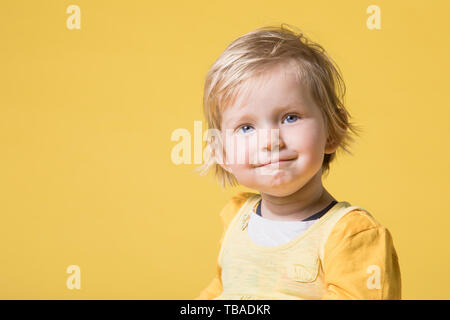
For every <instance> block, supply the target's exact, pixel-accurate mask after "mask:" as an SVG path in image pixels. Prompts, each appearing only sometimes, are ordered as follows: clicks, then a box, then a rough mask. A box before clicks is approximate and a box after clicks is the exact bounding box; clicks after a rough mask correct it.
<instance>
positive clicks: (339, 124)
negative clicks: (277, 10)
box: [197, 25, 401, 299]
mask: <svg viewBox="0 0 450 320" xmlns="http://www.w3.org/2000/svg"><path fill="white" fill-rule="evenodd" d="M204 93H205V94H204V111H205V117H206V119H207V122H208V125H209V128H210V129H212V130H211V131H210V132H217V131H218V132H219V133H218V134H216V135H210V139H209V147H210V150H211V157H210V159H209V161H207V162H206V163H205V164H204V166H203V167H202V169H203V172H205V171H207V170H208V169H209V168H210V167H212V166H214V167H215V174H216V177H217V178H218V179H219V180H220V182H221V184H222V186H224V187H225V184H226V182H228V183H229V184H230V185H237V184H238V183H239V184H241V185H244V186H246V187H248V188H251V189H254V190H257V191H258V193H252V192H240V193H238V194H236V195H235V196H234V197H232V199H230V201H229V202H228V203H227V204H226V205H225V207H224V208H223V209H222V211H221V213H220V217H221V219H222V222H223V225H224V233H223V235H222V238H221V241H220V244H221V245H220V252H219V256H218V265H217V275H216V277H215V278H214V279H213V280H212V282H211V283H210V284H209V285H208V286H207V287H206V288H205V289H204V290H203V291H202V292H201V293H200V295H199V296H198V297H197V299H400V298H401V278H400V269H399V264H398V257H397V254H396V251H395V248H394V245H393V241H392V237H391V234H390V233H389V231H388V230H387V229H386V228H385V227H384V226H382V225H381V224H380V223H378V222H377V221H376V220H375V219H374V218H373V217H372V215H371V214H370V213H369V212H367V210H365V209H364V208H362V207H359V206H353V205H351V204H350V203H349V202H346V201H339V200H336V199H335V198H334V197H333V196H332V195H331V194H330V193H329V192H328V191H327V190H326V189H325V188H324V187H323V185H322V176H323V175H324V174H325V173H327V172H328V171H329V166H330V163H331V162H332V161H333V159H334V158H335V154H336V151H337V150H338V148H342V149H343V150H344V151H346V152H349V151H348V145H349V141H352V140H353V138H352V137H350V135H349V132H353V133H355V134H357V131H358V129H357V128H356V127H355V126H354V125H353V124H352V123H350V122H349V118H350V115H349V114H348V111H347V110H346V109H345V107H344V105H343V97H344V94H345V85H344V83H343V81H342V77H341V76H340V74H339V71H338V68H337V67H335V63H334V62H333V60H332V59H331V58H330V57H329V56H328V55H327V53H326V52H325V50H324V49H323V48H322V47H321V46H320V45H319V44H317V43H314V42H311V41H310V40H308V39H307V38H306V37H305V36H304V35H303V34H302V33H300V32H296V31H292V28H286V27H285V25H281V27H264V28H260V29H257V30H255V31H252V32H250V33H247V34H245V35H243V36H242V37H240V38H238V39H236V40H235V41H233V42H232V43H231V44H230V45H229V46H228V47H227V48H226V49H225V51H224V52H223V53H222V55H221V56H220V57H219V58H218V59H217V61H216V62H215V63H214V65H213V66H212V67H211V69H210V71H209V73H208V74H207V78H206V84H205V91H204ZM213 130H216V131H213ZM349 153H351V152H349ZM223 160H224V161H223Z"/></svg>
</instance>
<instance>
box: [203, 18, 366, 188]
mask: <svg viewBox="0 0 450 320" xmlns="http://www.w3.org/2000/svg"><path fill="white" fill-rule="evenodd" d="M295 30H296V31H295ZM289 61H292V62H294V66H295V70H296V75H297V79H299V80H301V81H303V82H304V83H305V84H306V85H307V88H308V90H309V92H310V93H311V94H312V98H313V99H314V101H315V102H316V104H317V105H318V106H319V107H320V109H321V111H322V115H323V117H324V121H325V123H326V127H327V131H328V139H329V140H328V141H329V142H332V143H337V144H338V149H339V148H341V149H342V150H344V151H345V152H347V153H349V154H352V152H351V151H350V150H349V145H350V142H353V141H354V139H353V137H351V135H350V133H353V134H355V135H357V136H359V133H358V132H359V131H360V128H359V127H357V126H355V125H354V124H353V123H351V122H350V121H349V119H350V118H351V116H350V114H349V113H348V111H347V110H346V108H345V106H344V101H343V100H344V96H345V90H346V88H345V84H344V81H343V79H342V76H341V74H340V71H339V68H338V66H337V65H336V63H335V62H334V60H333V59H332V58H331V57H330V56H328V54H327V53H326V52H325V50H324V49H323V47H322V46H321V45H319V44H317V43H314V42H312V41H311V40H309V39H308V38H306V37H305V36H304V35H303V33H302V32H301V31H299V30H298V29H296V28H295V27H293V26H291V25H288V24H285V23H283V24H281V26H280V27H279V26H266V27H261V28H258V29H256V30H254V31H251V32H249V33H247V34H244V35H243V36H241V37H239V38H237V39H236V40H234V41H233V42H232V43H231V44H229V45H228V47H227V48H226V49H225V50H224V52H223V53H222V54H221V55H220V56H219V58H218V59H217V60H216V61H215V62H214V64H213V65H212V66H211V68H210V69H209V71H208V73H207V75H206V79H205V87H204V96H203V108H204V110H203V111H204V115H205V118H206V121H207V124H208V128H209V129H216V130H219V131H220V130H221V115H222V113H223V110H224V109H225V107H226V106H229V105H230V103H233V101H235V99H236V97H237V95H238V94H240V93H241V89H242V88H246V86H244V84H245V83H246V80H248V79H251V78H253V77H255V76H257V75H260V74H262V73H264V71H266V70H267V69H268V68H269V67H271V66H274V65H277V64H279V63H285V62H289ZM210 131H211V130H208V132H210ZM212 138H213V137H212V136H211V135H209V137H208V141H206V144H205V147H206V148H208V150H209V152H210V153H209V154H210V155H212V154H213V153H214V152H215V151H216V150H214V148H213V147H212ZM338 149H337V150H338ZM337 150H336V151H337ZM352 155H353V154H352ZM335 156H336V152H334V153H331V154H325V156H324V160H323V163H322V174H328V172H329V168H330V163H331V162H332V161H333V160H334V159H335ZM211 167H214V168H215V177H216V178H217V180H218V181H219V182H220V184H221V185H222V187H223V188H225V187H226V183H228V184H230V185H231V186H236V185H239V183H238V181H237V179H236V178H235V177H234V176H233V175H232V174H231V173H229V172H228V171H226V170H225V169H223V168H222V167H221V166H220V165H219V164H218V163H217V162H216V158H215V157H213V156H210V157H209V159H207V160H206V161H205V163H204V164H203V165H201V166H200V167H198V168H197V169H196V170H201V171H202V172H201V175H204V174H205V173H206V172H208V171H209V169H210V168H211Z"/></svg>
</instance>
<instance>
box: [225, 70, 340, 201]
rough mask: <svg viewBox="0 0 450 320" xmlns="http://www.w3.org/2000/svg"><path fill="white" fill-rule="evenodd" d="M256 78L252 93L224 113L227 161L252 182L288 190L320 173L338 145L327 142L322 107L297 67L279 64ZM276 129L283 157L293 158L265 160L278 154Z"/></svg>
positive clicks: (280, 192)
mask: <svg viewBox="0 0 450 320" xmlns="http://www.w3.org/2000/svg"><path fill="white" fill-rule="evenodd" d="M254 80H256V82H255V81H254ZM261 80H264V82H261ZM251 81H253V82H252V84H251V85H252V87H251V90H250V93H249V95H248V98H247V99H244V98H243V97H241V96H238V97H237V99H236V101H234V103H233V104H232V105H230V106H229V107H227V108H226V109H225V111H224V112H223V114H222V123H221V126H222V139H223V141H224V144H225V153H226V160H225V161H226V162H225V164H223V165H222V167H223V168H224V169H225V170H227V171H229V172H231V173H232V174H233V175H234V176H235V177H236V179H237V180H238V182H239V183H240V184H242V185H244V186H246V187H249V188H252V189H255V190H258V191H260V192H263V193H267V194H271V195H274V196H287V195H290V194H292V193H294V192H296V191H297V190H299V189H300V188H302V187H303V186H304V185H305V184H306V183H307V182H308V181H309V180H310V179H311V178H312V177H313V176H314V175H315V174H316V173H318V171H319V170H320V169H321V166H322V161H323V158H324V153H332V152H334V151H335V149H336V148H335V147H332V146H327V145H326V140H327V133H326V127H325V122H324V119H323V117H322V114H321V111H320V109H319V107H318V106H317V105H316V104H315V103H314V101H313V99H312V97H311V96H310V94H309V92H308V90H307V88H306V87H305V86H303V85H302V84H299V83H298V82H297V79H296V76H295V74H294V71H293V70H292V69H291V70H287V69H286V68H284V66H283V65H278V66H275V67H274V68H272V69H270V71H267V72H266V73H265V74H264V77H263V78H258V79H252V80H251ZM271 129H272V130H271ZM273 129H278V130H279V131H278V141H279V144H278V146H279V150H278V157H279V160H288V161H280V162H277V161H275V162H274V161H272V163H271V164H269V165H262V164H266V163H268V162H270V161H271V158H272V159H274V158H275V160H276V156H277V153H276V150H275V151H274V148H276V145H277V143H276V139H275V140H273V139H271V138H270V137H271V132H272V134H276V133H277V131H276V130H273ZM273 137H276V136H273ZM233 150H234V156H233ZM271 151H272V152H271Z"/></svg>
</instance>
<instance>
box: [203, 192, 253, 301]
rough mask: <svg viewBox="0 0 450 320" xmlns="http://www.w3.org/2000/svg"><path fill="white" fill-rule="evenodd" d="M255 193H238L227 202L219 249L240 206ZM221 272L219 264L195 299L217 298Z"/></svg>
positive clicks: (222, 216)
mask: <svg viewBox="0 0 450 320" xmlns="http://www.w3.org/2000/svg"><path fill="white" fill-rule="evenodd" d="M253 194H254V193H251V192H239V193H237V194H236V195H235V196H233V197H232V198H231V199H230V200H229V201H228V202H227V204H226V205H225V206H224V207H223V209H222V210H221V211H220V214H219V216H220V219H221V221H222V224H223V232H222V236H221V237H220V240H219V250H220V248H221V247H222V243H223V238H224V237H225V233H226V231H227V229H228V226H229V224H230V222H231V220H233V218H234V216H235V215H236V213H237V212H238V210H239V208H240V207H241V206H242V205H243V204H244V202H245V201H246V200H247V199H248V198H249V197H250V196H251V195H253ZM221 273H222V270H221V268H220V266H219V265H218V264H217V266H216V275H215V277H214V278H213V279H212V281H211V282H210V283H209V285H208V286H207V287H206V288H205V289H203V290H202V291H201V292H200V294H199V295H198V296H197V297H196V298H195V300H211V299H214V298H216V297H217V296H219V295H220V294H221V293H222V280H221Z"/></svg>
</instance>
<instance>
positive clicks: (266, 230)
mask: <svg viewBox="0 0 450 320" xmlns="http://www.w3.org/2000/svg"><path fill="white" fill-rule="evenodd" d="M316 221H317V220H311V221H278V220H271V219H266V218H263V217H261V216H260V215H258V214H257V213H256V212H255V211H254V210H252V212H251V214H250V219H249V221H248V235H249V236H250V239H251V240H252V241H254V242H255V243H257V244H259V245H261V246H278V245H282V244H285V243H287V242H289V241H291V240H292V239H294V238H295V237H297V236H298V235H300V234H301V233H303V232H304V231H305V230H306V229H308V228H309V227H310V226H312V225H313V224H314V223H315V222H316Z"/></svg>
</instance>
